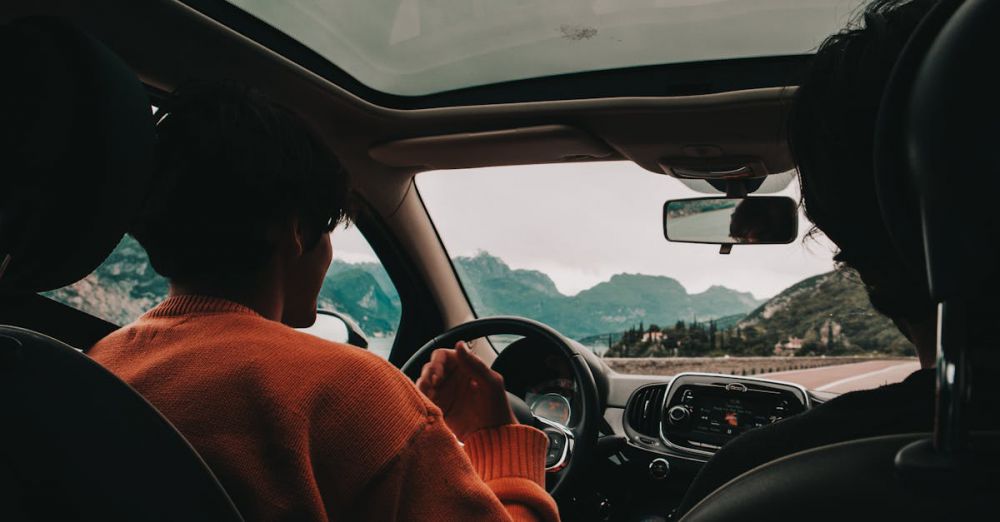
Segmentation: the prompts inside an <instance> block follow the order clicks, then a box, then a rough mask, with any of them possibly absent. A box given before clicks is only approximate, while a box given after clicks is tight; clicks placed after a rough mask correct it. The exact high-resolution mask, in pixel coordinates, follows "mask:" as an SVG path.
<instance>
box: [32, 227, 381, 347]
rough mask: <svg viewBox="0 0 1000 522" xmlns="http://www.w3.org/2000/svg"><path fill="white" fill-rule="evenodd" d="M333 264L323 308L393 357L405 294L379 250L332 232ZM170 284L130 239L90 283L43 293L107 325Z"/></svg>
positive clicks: (351, 232) (134, 314)
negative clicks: (401, 296) (347, 320)
mask: <svg viewBox="0 0 1000 522" xmlns="http://www.w3.org/2000/svg"><path fill="white" fill-rule="evenodd" d="M332 243H333V262H332V263H331V264H330V268H329V270H328V271H327V274H326V279H325V280H324V282H323V287H322V289H321V290H320V294H319V300H318V303H319V308H320V309H328V310H335V311H337V312H339V313H341V314H343V315H347V316H349V317H350V318H351V319H353V320H354V321H355V322H356V323H357V325H358V326H359V327H360V328H361V330H362V333H363V334H364V335H365V337H367V338H368V349H369V350H371V351H372V352H374V353H376V354H378V355H379V356H381V357H383V358H387V357H388V356H389V351H390V350H391V348H392V342H393V340H395V338H396V329H397V328H398V327H399V319H400V301H399V294H398V293H396V288H395V287H394V286H393V284H392V281H391V280H390V279H389V275H388V274H387V273H386V271H385V269H384V268H383V267H382V263H381V262H379V260H378V257H376V256H375V252H374V251H373V250H372V248H371V246H369V244H368V242H367V241H366V240H365V238H364V236H362V235H361V232H359V231H358V229H357V228H356V227H353V226H351V227H346V228H345V227H340V228H337V229H336V230H334V231H333V233H332ZM167 290H168V286H167V280H166V279H164V278H163V277H161V276H160V275H159V274H157V273H156V272H155V271H154V270H153V267H152V266H151V265H150V264H149V258H148V257H147V256H146V251H145V250H143V248H142V246H141V245H139V242H138V241H136V240H135V239H134V238H133V237H132V236H125V237H124V238H123V239H122V241H121V242H120V243H119V244H118V246H117V247H116V248H115V250H114V251H113V252H112V253H111V255H109V256H108V258H107V259H106V260H105V261H104V263H102V264H101V266H99V267H97V269H96V270H94V272H92V273H91V274H90V275H88V276H87V277H85V278H84V279H82V280H80V281H78V282H76V283H74V284H72V285H69V286H66V287H63V288H60V289H58V290H53V291H50V292H45V293H44V294H43V295H45V296H46V297H49V298H50V299H54V300H56V301H59V302H61V303H64V304H66V305H68V306H72V307H74V308H76V309H78V310H81V311H83V312H86V313H88V314H90V315H93V316H95V317H100V318H101V319H104V320H106V321H109V322H112V323H115V324H119V325H124V324H128V323H130V322H132V321H135V320H136V319H138V318H139V316H141V315H142V314H144V313H146V312H147V311H148V310H149V309H151V308H153V307H154V306H156V305H157V304H159V303H160V301H163V300H164V299H166V297H167Z"/></svg>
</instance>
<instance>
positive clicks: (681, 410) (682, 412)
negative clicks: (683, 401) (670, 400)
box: [667, 405, 691, 424]
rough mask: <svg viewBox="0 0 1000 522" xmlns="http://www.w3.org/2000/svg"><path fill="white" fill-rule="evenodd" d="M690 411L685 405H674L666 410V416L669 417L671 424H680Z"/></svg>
mask: <svg viewBox="0 0 1000 522" xmlns="http://www.w3.org/2000/svg"><path fill="white" fill-rule="evenodd" d="M690 414H691V412H689V411H688V409H687V407H686V406H680V405H678V406H674V407H673V408H670V410H669V411H667V418H668V419H670V423H671V424H680V423H682V422H684V421H686V420H687V419H688V416H689V415H690Z"/></svg>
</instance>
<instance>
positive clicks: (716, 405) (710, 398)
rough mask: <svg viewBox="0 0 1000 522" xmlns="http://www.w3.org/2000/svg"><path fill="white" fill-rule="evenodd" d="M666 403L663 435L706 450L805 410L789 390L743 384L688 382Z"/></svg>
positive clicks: (674, 440) (675, 442)
mask: <svg viewBox="0 0 1000 522" xmlns="http://www.w3.org/2000/svg"><path fill="white" fill-rule="evenodd" d="M665 406H666V412H665V417H664V423H663V434H664V436H665V437H666V438H667V439H668V440H669V441H670V442H671V443H672V444H675V445H680V446H684V447H688V448H692V449H699V450H704V451H714V450H716V449H718V448H720V447H722V446H723V445H724V444H725V443H726V442H729V440H731V439H732V438H733V437H736V436H737V435H740V434H741V433H745V432H747V431H749V430H752V429H755V428H760V427H762V426H766V425H768V424H772V423H774V422H777V421H779V420H781V419H783V418H785V417H788V416H791V415H795V414H797V413H800V412H802V411H803V410H804V406H803V404H802V402H801V400H799V399H798V398H797V397H796V396H795V395H794V394H793V393H791V392H790V391H787V390H784V389H779V388H773V387H768V386H763V385H760V386H757V385H752V386H747V385H745V384H741V383H721V384H707V383H706V384H685V385H682V386H680V387H678V388H677V389H676V390H675V391H674V393H671V394H670V397H669V402H668V403H667V404H666V405H665Z"/></svg>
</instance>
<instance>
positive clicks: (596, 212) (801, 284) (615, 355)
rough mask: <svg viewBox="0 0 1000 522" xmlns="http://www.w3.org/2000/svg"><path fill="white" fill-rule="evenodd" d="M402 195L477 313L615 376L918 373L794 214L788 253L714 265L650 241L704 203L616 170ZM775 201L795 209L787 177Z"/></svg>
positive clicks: (468, 183)
mask: <svg viewBox="0 0 1000 522" xmlns="http://www.w3.org/2000/svg"><path fill="white" fill-rule="evenodd" d="M417 186H418V189H419V191H420V195H421V197H422V198H423V200H424V202H425V204H426V206H427V208H428V212H429V213H430V215H431V217H432V219H433V220H434V223H435V226H436V227H437V229H438V232H439V234H440V236H441V238H442V240H443V242H444V245H445V247H446V248H447V249H448V251H449V254H450V255H451V257H452V260H453V263H454V266H455V269H456V272H457V273H458V276H459V278H460V279H461V281H462V284H463V285H464V287H465V290H466V292H467V294H468V296H469V299H470V300H471V302H472V305H473V307H474V308H475V310H476V312H477V314H478V315H479V316H488V315H497V314H504V315H519V316H524V317H529V318H532V319H535V320H538V321H541V322H544V323H546V324H548V325H550V326H552V327H554V328H556V329H557V330H559V331H560V332H562V333H563V334H565V335H566V336H568V337H571V338H573V339H576V340H578V341H579V342H581V343H582V344H584V345H585V346H587V347H588V348H589V349H591V350H593V351H594V352H596V353H598V354H600V355H602V356H604V357H605V358H606V360H607V361H608V362H609V364H610V365H611V366H612V368H614V369H616V370H617V371H619V372H627V373H642V374H675V373H678V372H681V371H712V372H722V373H727V374H736V375H756V376H759V375H773V377H774V378H775V379H780V380H786V381H791V382H799V383H800V384H803V385H805V386H807V387H809V388H812V389H816V390H820V391H829V392H833V393H840V392H844V391H849V390H852V389H859V388H869V387H874V386H878V385H881V384H883V383H885V382H895V381H899V380H902V379H903V378H905V377H906V376H907V375H908V374H909V373H911V372H912V371H914V370H916V369H917V368H918V366H919V365H918V363H917V362H916V359H914V358H913V354H914V352H913V348H912V346H911V345H910V344H909V343H908V342H907V341H906V339H905V338H903V337H902V335H900V334H899V332H898V331H897V330H896V328H895V327H894V326H893V324H892V323H891V321H889V320H888V319H887V318H885V317H883V316H881V315H879V314H878V313H876V312H875V311H873V310H872V309H871V307H870V305H869V303H868V299H867V296H866V294H865V291H864V287H863V285H862V284H861V282H860V280H859V279H858V277H857V276H856V274H854V273H853V272H850V271H846V270H836V269H835V266H834V263H833V261H832V256H833V253H834V251H833V247H832V245H831V244H830V243H829V241H828V240H826V238H825V237H824V236H823V235H822V234H820V233H818V232H812V233H811V227H810V224H809V222H808V221H807V220H806V219H805V217H804V216H801V215H800V226H799V237H798V238H797V239H796V240H795V241H793V242H792V243H790V244H780V245H735V246H734V247H733V249H732V253H731V254H729V255H720V254H719V247H718V246H717V245H704V244H685V243H671V242H667V241H666V240H665V239H664V237H663V222H662V212H663V204H664V202H665V201H667V200H672V199H678V198H687V197H704V194H703V193H701V192H695V191H693V190H691V189H689V188H687V187H685V186H684V184H682V183H681V182H680V181H678V180H676V179H673V178H670V177H668V176H664V175H658V174H654V173H650V172H647V171H646V170H643V169H642V168H640V167H638V166H637V165H635V164H633V163H631V162H605V163H576V164H560V165H535V166H516V167H494V168H484V169H468V170H451V171H436V172H426V173H423V174H420V175H419V176H418V177H417ZM777 195H785V196H789V197H791V198H793V199H794V200H795V201H798V199H799V194H798V183H797V182H793V183H792V184H790V185H789V186H788V187H787V188H786V189H784V190H783V191H781V192H778V193H777ZM456 202H461V204H456ZM819 366H824V367H825V366H831V368H830V369H829V371H814V370H812V368H815V367H819ZM804 370H806V371H804Z"/></svg>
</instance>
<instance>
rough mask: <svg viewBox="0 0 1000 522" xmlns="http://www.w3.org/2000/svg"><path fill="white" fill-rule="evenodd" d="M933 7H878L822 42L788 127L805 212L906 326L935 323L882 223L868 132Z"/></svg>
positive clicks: (913, 3)
mask: <svg viewBox="0 0 1000 522" xmlns="http://www.w3.org/2000/svg"><path fill="white" fill-rule="evenodd" d="M934 4H935V1H934V0H875V1H873V2H871V3H870V4H868V5H867V7H866V8H865V9H864V11H863V12H861V13H860V14H859V16H858V17H857V19H856V20H855V21H853V22H852V23H851V24H850V25H849V26H848V27H847V28H846V29H844V30H843V31H841V32H840V33H838V34H835V35H833V36H831V37H829V38H827V39H826V41H824V42H823V44H822V45H821V46H820V47H819V50H818V51H817V53H816V55H815V57H814V58H813V61H812V64H811V66H810V67H809V68H808V69H807V71H806V72H805V74H804V77H803V79H802V81H801V84H800V86H799V88H798V91H797V93H796V95H795V100H794V103H793V106H792V111H791V115H790V118H789V128H788V136H789V144H790V147H791V150H792V155H793V157H794V158H795V161H796V164H797V165H798V171H799V179H800V181H801V185H802V199H803V205H804V209H805V213H806V215H807V216H808V217H809V219H810V220H811V221H812V222H813V223H815V224H816V226H817V227H818V228H819V229H820V230H821V231H822V232H823V233H824V234H826V236H827V237H829V238H830V239H831V240H832V241H833V242H834V243H835V244H836V245H837V246H838V247H839V249H840V251H839V253H838V254H837V256H836V257H835V259H836V260H837V261H839V262H841V263H843V264H844V265H847V266H849V267H852V268H856V269H858V271H859V272H862V273H869V274H878V276H879V277H878V279H879V280H881V281H884V282H885V283H884V284H885V285H886V286H887V287H886V288H879V289H877V291H876V289H873V288H869V295H870V296H871V297H872V304H873V305H874V306H875V308H876V309H878V310H879V311H881V312H883V313H885V314H886V315H888V316H890V317H892V318H895V319H900V318H902V319H906V320H908V321H926V320H927V318H929V317H932V310H933V304H932V301H931V300H930V297H929V293H928V291H927V284H926V281H925V280H923V279H922V278H920V279H919V280H918V279H916V278H914V277H908V276H907V275H906V272H905V271H904V270H903V269H902V266H903V262H902V260H901V259H900V257H899V256H900V255H899V254H898V253H897V251H896V250H895V249H894V248H893V247H892V243H891V242H890V239H889V235H888V232H887V230H886V227H885V226H884V225H883V222H882V214H881V212H880V211H879V203H878V199H877V195H876V190H875V170H874V144H875V129H876V120H877V117H878V112H879V105H880V103H881V100H882V95H883V93H884V92H885V88H886V84H887V82H888V80H889V75H890V73H891V71H892V68H893V65H894V64H895V63H896V60H897V58H898V57H899V56H900V54H901V53H902V50H903V47H904V46H905V44H906V42H907V40H908V39H909V37H910V35H912V34H913V32H914V30H915V29H916V27H917V25H918V23H919V22H920V21H921V19H922V18H923V17H924V15H926V14H927V12H928V11H929V10H930V8H931V7H933V6H934ZM914 226H919V224H918V223H914Z"/></svg>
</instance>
